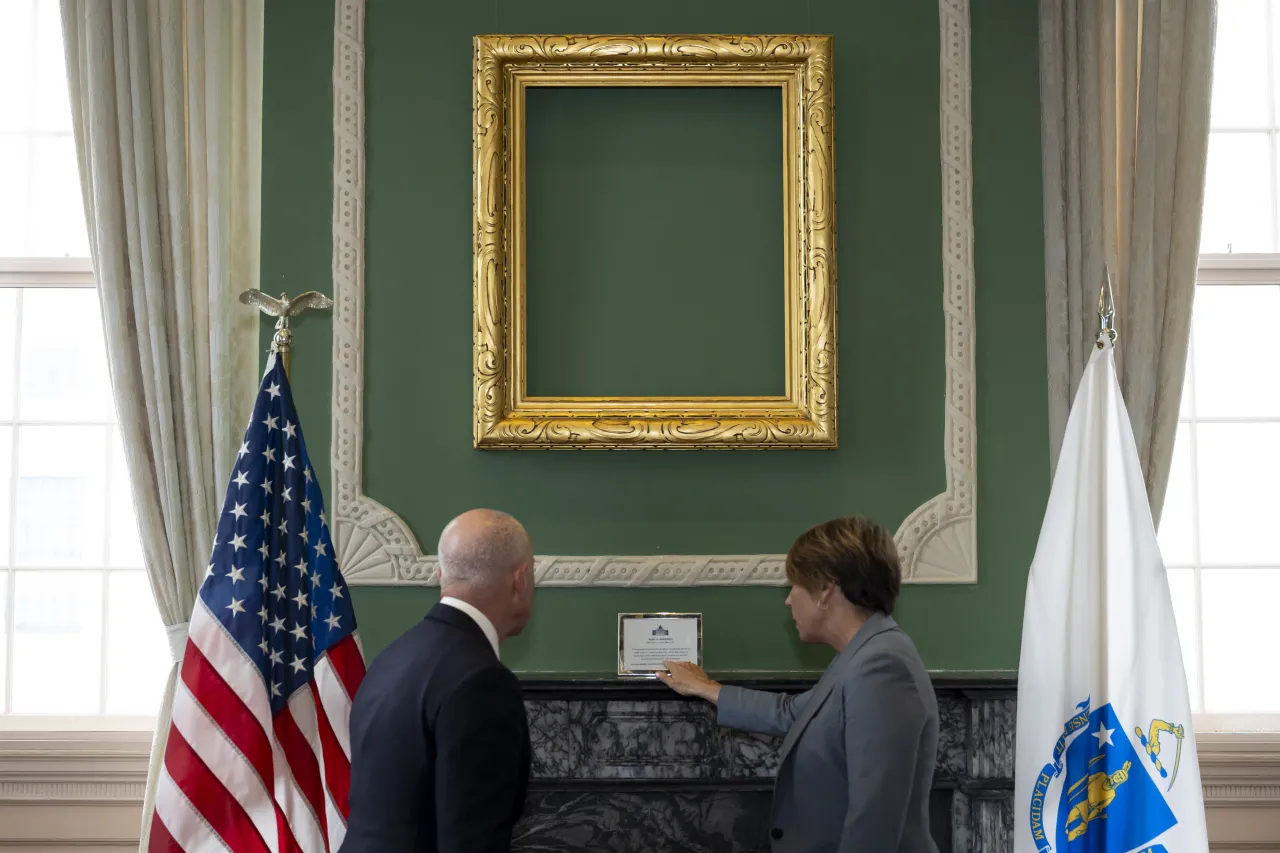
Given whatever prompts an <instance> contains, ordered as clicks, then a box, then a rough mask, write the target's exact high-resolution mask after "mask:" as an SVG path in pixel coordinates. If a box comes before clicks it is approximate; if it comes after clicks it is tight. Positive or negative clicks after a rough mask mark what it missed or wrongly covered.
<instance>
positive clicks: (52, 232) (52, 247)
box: [28, 135, 89, 258]
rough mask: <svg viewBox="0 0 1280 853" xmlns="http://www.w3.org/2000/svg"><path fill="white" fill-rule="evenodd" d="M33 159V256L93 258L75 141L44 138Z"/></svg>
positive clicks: (51, 137) (40, 139) (60, 138)
mask: <svg viewBox="0 0 1280 853" xmlns="http://www.w3.org/2000/svg"><path fill="white" fill-rule="evenodd" d="M38 142H39V144H38V145H36V146H35V151H34V152H33V156H32V158H31V167H32V175H31V181H32V185H33V186H34V187H36V191H35V192H34V193H32V196H31V207H30V209H29V211H28V213H29V215H30V217H31V243H30V253H31V254H32V255H33V256H35V257H38V258H64V257H67V258H85V257H88V256H89V232H88V230H87V228H88V226H87V225H86V224H85V219H84V197H83V196H82V195H81V194H80V173H79V167H78V166H77V165H76V149H75V141H74V140H73V139H72V138H71V137H70V136H69V135H67V136H42V137H40V138H39V140H38Z"/></svg>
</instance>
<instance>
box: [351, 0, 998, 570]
mask: <svg viewBox="0 0 1280 853" xmlns="http://www.w3.org/2000/svg"><path fill="white" fill-rule="evenodd" d="M938 13H939V15H938V16H939V25H940V27H941V44H942V50H941V57H940V66H941V98H940V101H941V141H942V145H941V163H942V178H943V180H942V194H943V254H942V257H943V286H944V298H943V310H944V313H945V319H946V377H947V379H946V400H945V406H946V408H945V412H946V414H945V422H944V451H945V454H946V475H947V479H946V491H945V492H943V493H942V494H940V495H937V496H936V497H934V498H932V499H931V500H929V501H928V502H927V503H925V504H924V505H923V506H921V507H920V508H918V509H917V510H915V511H914V512H913V513H911V515H910V516H909V517H908V518H907V520H906V521H904V522H903V524H902V526H901V527H900V528H899V529H898V532H897V535H896V537H895V539H896V542H897V544H898V549H899V552H900V554H901V556H902V566H903V574H904V576H905V580H906V581H907V582H908V583H973V582H975V581H976V580H977V526H976V509H975V504H976V492H977V455H976V441H977V422H976V418H975V412H976V411H977V410H976V408H975V400H974V391H975V386H976V384H977V383H976V372H975V352H974V350H975V347H974V339H975V330H974V311H973V305H974V287H975V284H974V269H973V192H972V189H973V169H972V162H971V159H970V149H971V142H972V128H971V113H970V86H971V74H970V67H969V2H968V0H939V5H938ZM364 18H365V0H336V9H335V16H334V63H333V144H334V158H333V299H334V316H333V365H334V367H333V438H332V446H331V450H330V463H331V466H332V471H333V500H334V507H333V519H334V523H333V525H332V527H333V533H334V542H335V544H336V548H337V552H338V557H339V564H340V565H341V566H342V569H343V573H344V574H345V575H346V577H347V580H348V582H349V583H352V584H356V585H369V586H391V585H400V584H411V585H434V584H435V583H436V582H437V563H436V559H435V558H434V557H433V556H431V555H427V554H423V553H422V549H421V548H419V547H418V542H417V540H416V539H415V538H414V535H413V533H412V531H410V530H409V526H408V525H407V524H405V523H404V521H403V520H402V519H401V518H400V517H399V516H398V515H396V514H395V513H394V512H392V511H391V510H390V509H388V508H387V507H385V506H383V505H382V504H380V503H378V502H377V501H375V500H374V499H373V498H371V497H369V496H368V495H366V494H364V486H363V484H364V478H363V451H364V189H365V188H364V162H365V161H364V158H365V147H364V104H365V100H364V59H365V48H364ZM782 562H783V558H782V556H781V555H755V556H726V555H704V556H688V555H681V556H652V557H644V556H639V557H637V556H590V557H554V556H540V557H538V558H537V572H536V573H537V578H538V583H540V584H543V585H548V586H732V585H764V586H781V585H783V584H784V583H785V582H786V581H785V576H784V574H783V571H782Z"/></svg>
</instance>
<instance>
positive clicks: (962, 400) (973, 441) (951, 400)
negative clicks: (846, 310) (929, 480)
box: [894, 0, 978, 583]
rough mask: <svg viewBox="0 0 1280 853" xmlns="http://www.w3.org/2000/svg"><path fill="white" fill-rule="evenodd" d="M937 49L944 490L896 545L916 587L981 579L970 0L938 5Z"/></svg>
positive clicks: (913, 517) (901, 531)
mask: <svg viewBox="0 0 1280 853" xmlns="http://www.w3.org/2000/svg"><path fill="white" fill-rule="evenodd" d="M938 19H939V26H940V28H941V34H940V41H941V45H942V51H941V56H940V59H939V66H940V71H941V83H940V85H941V94H940V98H939V101H940V104H941V116H940V119H941V128H940V130H941V139H942V287H943V298H942V308H943V313H944V316H945V323H946V328H945V331H946V363H947V366H946V371H947V373H946V383H947V387H946V404H945V405H946V408H945V414H944V424H943V452H944V453H945V455H946V457H945V458H946V473H947V486H946V491H944V492H943V493H942V494H940V495H937V496H935V497H933V498H932V499H931V500H929V501H928V502H926V503H925V504H924V505H922V506H920V507H918V508H917V509H916V510H915V511H914V512H912V513H911V514H910V515H909V516H907V520H906V521H904V522H902V526H901V527H899V528H898V532H897V534H896V535H895V536H894V541H895V542H897V545H898V553H899V556H900V557H901V559H902V572H903V576H904V577H905V578H906V579H907V580H908V581H913V582H915V583H974V582H976V581H977V580H978V521H977V504H976V501H977V492H978V456H977V443H978V420H977V411H978V410H977V406H976V400H975V391H976V390H977V385H978V372H977V361H976V358H977V353H976V350H977V347H976V345H975V339H976V337H977V332H976V320H975V318H974V310H973V300H974V292H975V290H976V282H975V276H974V267H973V160H972V150H973V121H972V110H971V102H970V90H971V89H972V82H973V79H972V78H973V75H972V72H971V70H970V66H969V0H939V3H938Z"/></svg>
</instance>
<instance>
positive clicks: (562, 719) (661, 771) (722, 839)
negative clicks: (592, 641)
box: [514, 672, 1017, 853]
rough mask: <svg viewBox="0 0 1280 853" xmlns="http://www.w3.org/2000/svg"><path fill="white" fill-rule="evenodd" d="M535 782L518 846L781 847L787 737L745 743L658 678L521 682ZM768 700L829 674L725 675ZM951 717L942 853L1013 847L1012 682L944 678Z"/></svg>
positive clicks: (943, 770) (753, 852)
mask: <svg viewBox="0 0 1280 853" xmlns="http://www.w3.org/2000/svg"><path fill="white" fill-rule="evenodd" d="M519 675H520V678H521V682H522V688H523V691H524V697H525V705H526V708H527V710H528V714H529V728H530V737H531V739H532V742H533V772H532V779H531V780H530V788H529V801H528V804H527V808H526V811H525V817H524V819H523V820H522V821H521V824H520V827H519V828H518V830H517V833H516V837H515V839H514V842H515V849H517V850H528V851H539V853H544V851H560V850H618V851H633V850H634V851H647V850H654V851H660V850H673V851H674V850H680V851H691V852H692V851H707V853H711V851H749V853H764V851H767V850H768V849H769V841H768V835H769V831H770V826H769V825H768V814H769V801H770V798H771V795H772V788H773V776H774V773H775V772H776V770H777V763H778V762H777V747H778V742H777V741H776V740H775V739H774V738H769V737H764V736H760V735H753V734H748V733H742V732H732V731H730V730H727V729H723V728H721V727H720V726H718V725H717V724H716V721H715V709H714V707H712V706H711V704H710V703H707V702H704V701H702V700H700V699H693V698H687V697H682V696H679V695H678V694H676V693H674V692H673V691H671V690H670V689H669V688H667V687H666V686H665V685H663V684H661V683H659V682H656V681H653V680H649V679H620V678H618V677H617V676H616V675H615V674H612V673H555V674H542V673H520V674H519ZM711 675H712V676H713V677H715V678H717V680H720V681H723V682H725V683H732V684H740V685H743V686H746V687H753V688H756V689H761V690H770V691H779V692H800V691H803V690H807V689H808V688H809V687H811V686H812V685H813V683H814V682H815V681H816V680H817V679H818V676H819V675H820V673H760V672H751V673H747V672H737V673H725V672H720V673H715V672H713V673H711ZM932 677H933V684H934V689H935V692H936V693H937V696H938V709H939V715H940V718H941V731H940V743H939V748H938V764H937V769H936V771H935V776H934V792H933V797H932V798H931V809H930V812H931V818H932V822H933V827H934V835H935V838H936V839H937V841H938V846H939V850H940V851H941V853H1003V851H1007V850H1010V849H1011V847H1010V845H1009V834H1008V832H1009V830H1010V829H1011V826H1012V823H1011V821H1012V818H1013V814H1012V810H1011V804H1012V797H1013V790H1012V789H1013V724H1014V720H1015V709H1014V703H1015V699H1016V687H1017V682H1016V679H1015V678H1014V677H1013V674H1012V673H1008V672H1000V673H990V672H987V673H955V672H946V673H934V674H933V676H932Z"/></svg>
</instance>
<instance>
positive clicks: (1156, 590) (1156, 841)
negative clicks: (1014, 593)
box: [1014, 342, 1209, 853]
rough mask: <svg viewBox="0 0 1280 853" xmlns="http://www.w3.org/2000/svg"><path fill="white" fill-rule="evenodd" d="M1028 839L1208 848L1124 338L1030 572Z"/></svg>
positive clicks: (1107, 852) (1019, 821)
mask: <svg viewBox="0 0 1280 853" xmlns="http://www.w3.org/2000/svg"><path fill="white" fill-rule="evenodd" d="M1017 739H1018V741H1017V743H1018V746H1017V772H1016V777H1015V788H1016V790H1015V796H1014V809H1015V811H1014V851H1015V853H1033V851H1052V853H1085V851H1089V853H1133V851H1148V850H1149V851H1152V853H1165V851H1167V853H1207V851H1208V849H1209V843H1208V839H1207V836H1206V835H1205V824H1204V800H1203V795H1202V794H1201V790H1200V766H1199V762H1198V760H1197V758H1196V741H1195V734H1194V733H1193V732H1192V729H1191V703H1190V701H1189V700H1188V698H1187V680H1186V675H1185V670H1184V669H1183V667H1182V653H1181V651H1180V649H1179V647H1178V632H1177V627H1176V626H1175V624H1174V619H1173V603H1172V601H1171V599H1170V598H1169V583H1168V579H1167V577H1166V575H1165V569H1164V563H1163V561H1162V560H1161V557H1160V549H1159V546H1158V545H1157V544H1156V534H1155V529H1154V527H1153V525H1152V523H1151V508H1150V506H1149V504H1148V503H1147V493H1146V489H1145V488H1144V486H1143V480H1142V469H1141V468H1140V467H1139V464H1138V454H1137V449H1136V446H1135V445H1134V441H1133V429H1132V427H1131V426H1130V424H1129V414H1128V412H1126V411H1125V407H1124V401H1123V399H1122V398H1121V396H1120V385H1119V383H1118V382H1117V381H1116V371H1115V352H1114V350H1113V349H1112V346H1111V343H1110V342H1106V343H1104V346H1103V348H1101V349H1097V350H1095V351H1094V354H1093V357H1092V358H1091V359H1090V360H1089V365H1088V367H1086V368H1085V371H1084V376H1083V377H1082V379H1081V381H1080V389H1079V390H1078V391H1077V392H1076V398H1075V402H1074V404H1073V405H1072V407H1071V416H1070V417H1069V418H1068V420H1067V431H1066V435H1065V436H1064V438H1063V444H1062V455H1061V457H1060V458H1059V459H1058V466H1057V472H1056V473H1055V475H1054V478H1053V488H1052V489H1051V490H1050V493H1049V506H1048V509H1047V510H1046V511H1045V517H1044V524H1043V526H1042V527H1041V529H1040V540H1039V542H1038V544H1037V545H1036V555H1035V560H1034V561H1033V562H1032V565H1031V575H1030V577H1029V579H1028V582H1027V602H1026V610H1025V613H1024V616H1023V623H1022V658H1021V661H1020V663H1019V666H1018V731H1017Z"/></svg>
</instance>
